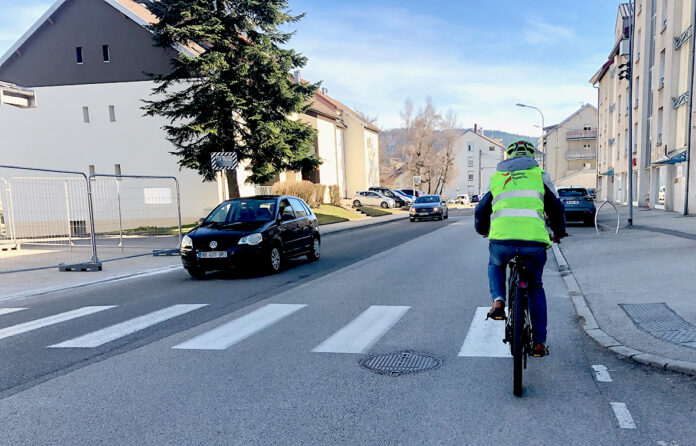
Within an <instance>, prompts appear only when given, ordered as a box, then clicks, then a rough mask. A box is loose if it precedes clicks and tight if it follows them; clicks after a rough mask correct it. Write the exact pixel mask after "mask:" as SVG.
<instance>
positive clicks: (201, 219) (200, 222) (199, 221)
mask: <svg viewBox="0 0 696 446" xmlns="http://www.w3.org/2000/svg"><path fill="white" fill-rule="evenodd" d="M204 221H205V217H201V218H199V219H198V224H199V225H200V224H202V223H203V222H204Z"/></svg>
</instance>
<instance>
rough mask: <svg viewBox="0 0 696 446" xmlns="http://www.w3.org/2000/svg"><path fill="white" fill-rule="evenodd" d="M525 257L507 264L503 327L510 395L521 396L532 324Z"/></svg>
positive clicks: (514, 258)
mask: <svg viewBox="0 0 696 446" xmlns="http://www.w3.org/2000/svg"><path fill="white" fill-rule="evenodd" d="M524 264H525V258H524V256H520V255H516V256H515V257H513V258H512V260H510V262H509V268H510V275H509V277H508V318H507V322H506V324H505V339H504V340H503V341H504V342H506V343H509V344H510V353H511V354H512V357H513V363H514V367H513V369H514V370H513V372H514V373H513V375H514V376H513V384H514V385H513V393H514V394H515V396H522V369H523V368H527V356H528V355H529V354H530V353H531V351H532V323H531V318H530V316H529V294H528V284H529V282H528V280H527V276H528V275H527V271H526V268H525V266H524Z"/></svg>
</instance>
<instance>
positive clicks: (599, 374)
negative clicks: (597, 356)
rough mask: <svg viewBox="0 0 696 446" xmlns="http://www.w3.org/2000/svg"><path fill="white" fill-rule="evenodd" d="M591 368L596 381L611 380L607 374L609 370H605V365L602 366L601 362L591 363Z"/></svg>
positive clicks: (605, 381) (604, 381)
mask: <svg viewBox="0 0 696 446" xmlns="http://www.w3.org/2000/svg"><path fill="white" fill-rule="evenodd" d="M592 369H593V370H594V371H595V377H596V378H597V381H600V382H603V383H610V382H611V376H609V371H608V370H607V367H606V366H603V365H601V364H598V365H593V366H592Z"/></svg>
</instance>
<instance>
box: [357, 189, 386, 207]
mask: <svg viewBox="0 0 696 446" xmlns="http://www.w3.org/2000/svg"><path fill="white" fill-rule="evenodd" d="M353 206H355V207H359V206H379V207H381V208H384V209H386V208H393V207H396V202H395V201H394V200H393V199H391V198H389V197H385V196H384V195H382V194H381V193H379V192H377V191H374V190H365V191H358V192H357V193H356V194H355V196H354V197H353Z"/></svg>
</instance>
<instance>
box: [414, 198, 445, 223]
mask: <svg viewBox="0 0 696 446" xmlns="http://www.w3.org/2000/svg"><path fill="white" fill-rule="evenodd" d="M408 213H409V219H410V220H411V221H412V222H413V221H416V220H422V219H424V218H434V219H437V220H442V219H443V218H444V219H447V218H449V210H448V209H447V203H446V202H445V201H444V200H443V199H442V198H441V197H440V196H439V195H421V196H420V197H418V198H416V201H414V202H413V205H412V206H411V209H409V211H408Z"/></svg>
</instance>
